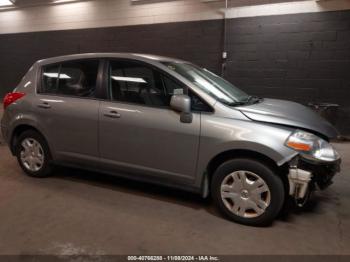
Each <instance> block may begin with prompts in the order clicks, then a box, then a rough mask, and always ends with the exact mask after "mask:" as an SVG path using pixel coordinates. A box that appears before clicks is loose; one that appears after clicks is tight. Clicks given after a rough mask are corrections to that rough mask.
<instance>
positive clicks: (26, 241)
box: [0, 114, 350, 255]
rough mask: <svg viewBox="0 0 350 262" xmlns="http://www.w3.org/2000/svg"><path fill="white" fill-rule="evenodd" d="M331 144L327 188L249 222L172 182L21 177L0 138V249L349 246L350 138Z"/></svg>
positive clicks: (345, 250)
mask: <svg viewBox="0 0 350 262" xmlns="http://www.w3.org/2000/svg"><path fill="white" fill-rule="evenodd" d="M0 115H1V114H0ZM336 148H337V149H338V150H339V152H340V153H341V154H342V156H343V164H342V170H343V171H342V172H341V174H340V175H339V176H337V177H336V179H335V183H334V184H333V185H332V186H331V187H330V188H329V189H327V190H326V191H323V192H320V193H318V194H316V196H315V198H314V201H313V202H312V204H311V205H310V207H309V208H308V209H307V210H305V211H302V212H300V211H292V212H290V213H289V214H288V215H284V216H283V217H281V218H279V219H278V220H277V221H276V222H275V223H274V224H273V225H272V226H270V227H267V228H253V227H247V226H242V225H238V224H235V223H232V222H229V221H227V220H225V219H224V218H222V217H221V216H220V215H219V214H218V212H217V211H216V210H215V208H213V206H212V204H211V202H210V201H209V200H203V199H201V198H200V197H198V196H195V195H192V194H189V193H185V192H181V191H177V190H169V189H167V188H162V187H157V186H150V185H147V184H143V183H135V182H130V181H127V180H124V179H118V178H114V177H111V176H106V175H102V174H98V173H91V172H85V171H78V170H73V169H65V168H62V169H59V171H57V174H56V175H55V176H54V177H50V178H46V179H34V178H30V177H27V176H25V175H24V174H23V172H22V171H21V169H20V167H19V166H18V164H17V162H16V159H15V158H14V157H12V156H11V155H10V152H9V150H8V148H7V147H6V146H5V145H4V144H2V145H0V255H3V254H17V255H18V254H55V255H64V254H68V255H69V254H95V255H96V254H97V255H98V254H350V190H349V189H350V177H349V172H348V170H349V169H350V143H344V144H336Z"/></svg>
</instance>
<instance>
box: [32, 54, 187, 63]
mask: <svg viewBox="0 0 350 262" xmlns="http://www.w3.org/2000/svg"><path fill="white" fill-rule="evenodd" d="M86 58H129V59H136V60H142V61H147V60H148V61H149V62H152V61H153V62H155V61H158V62H184V61H183V60H181V59H176V58H170V57H165V56H158V55H149V54H137V53H85V54H73V55H65V56H57V57H51V58H46V59H42V60H39V61H37V63H38V64H51V63H57V62H61V61H69V60H76V59H86Z"/></svg>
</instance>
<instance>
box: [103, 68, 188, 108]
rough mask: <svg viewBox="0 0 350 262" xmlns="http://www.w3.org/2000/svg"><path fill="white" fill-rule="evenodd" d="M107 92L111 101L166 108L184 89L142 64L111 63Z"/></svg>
mask: <svg viewBox="0 0 350 262" xmlns="http://www.w3.org/2000/svg"><path fill="white" fill-rule="evenodd" d="M109 91H110V95H111V98H112V100H113V101H121V102H128V103H134V104H141V105H148V106H158V107H168V106H169V105H170V99H171V96H172V95H173V94H174V93H175V92H177V93H184V88H183V86H181V85H178V84H177V83H176V82H174V81H173V80H172V79H170V78H169V77H167V76H165V75H163V74H161V73H160V72H159V71H158V70H155V69H154V68H152V67H151V66H147V65H145V64H143V63H138V62H134V61H111V62H110V66H109Z"/></svg>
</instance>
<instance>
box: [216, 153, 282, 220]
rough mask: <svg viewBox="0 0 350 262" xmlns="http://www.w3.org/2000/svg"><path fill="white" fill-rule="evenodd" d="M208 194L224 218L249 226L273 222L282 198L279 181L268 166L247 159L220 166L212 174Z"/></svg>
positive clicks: (228, 162)
mask: <svg viewBox="0 0 350 262" xmlns="http://www.w3.org/2000/svg"><path fill="white" fill-rule="evenodd" d="M211 192H212V198H213V200H214V203H215V204H216V206H217V207H218V208H219V210H220V211H221V212H222V213H224V215H226V216H227V217H228V218H229V219H231V220H233V221H235V222H238V223H241V224H245V225H252V226H265V225H268V224H270V223H272V221H273V220H274V219H275V218H276V216H277V215H278V213H279V212H280V210H281V208H282V206H283V203H284V196H285V192H284V185H283V182H282V180H281V178H280V177H278V175H277V174H276V173H275V172H274V171H273V170H272V169H271V168H270V167H268V166H267V165H264V164H263V163H261V162H259V161H256V160H252V159H246V158H241V159H234V160H229V161H227V162H224V163H223V164H222V165H220V166H219V167H218V168H217V170H216V171H215V173H214V175H213V179H212V182H211Z"/></svg>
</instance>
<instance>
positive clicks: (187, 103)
mask: <svg viewBox="0 0 350 262" xmlns="http://www.w3.org/2000/svg"><path fill="white" fill-rule="evenodd" d="M170 107H171V108H172V109H173V110H175V111H178V112H180V113H181V114H180V121H181V122H182V123H192V113H191V98H190V97H189V96H188V95H173V96H172V97H171V100H170Z"/></svg>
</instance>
